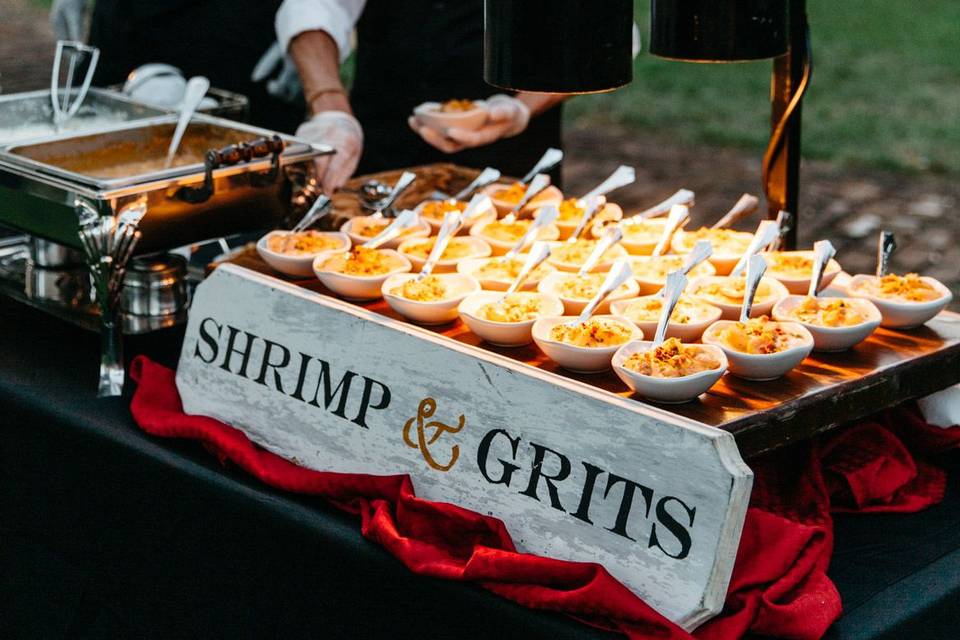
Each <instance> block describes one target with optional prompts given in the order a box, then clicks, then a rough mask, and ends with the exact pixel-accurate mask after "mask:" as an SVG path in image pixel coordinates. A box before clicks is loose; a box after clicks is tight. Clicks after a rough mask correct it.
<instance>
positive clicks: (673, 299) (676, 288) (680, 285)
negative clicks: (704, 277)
mask: <svg viewBox="0 0 960 640" xmlns="http://www.w3.org/2000/svg"><path fill="white" fill-rule="evenodd" d="M686 287H687V276H686V275H684V273H683V270H682V269H680V270H678V271H671V272H670V273H668V274H667V281H666V283H664V285H663V298H664V300H663V304H662V306H661V308H660V319H659V320H657V331H656V333H654V334H653V344H651V345H650V348H651V349H656V348H657V347H659V346H660V345H662V344H663V341H664V339H665V338H666V337H667V325H669V324H670V316H672V315H673V309H674V308H675V307H676V306H677V302H678V301H679V300H680V295H681V294H682V293H683V290H684V289H685V288H686Z"/></svg>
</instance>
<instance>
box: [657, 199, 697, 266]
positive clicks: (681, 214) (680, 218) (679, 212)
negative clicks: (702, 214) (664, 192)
mask: <svg viewBox="0 0 960 640" xmlns="http://www.w3.org/2000/svg"><path fill="white" fill-rule="evenodd" d="M688 217H690V209H688V208H687V207H686V206H685V205H682V204H675V205H673V207H671V208H670V216H669V217H668V218H667V224H666V225H664V227H663V233H662V234H660V240H658V241H657V246H655V247H654V248H653V253H652V254H651V255H654V256H662V255H663V253H664V252H665V251H666V250H667V247H669V246H670V238H672V237H673V234H674V233H676V231H677V229H679V228H680V225H682V224H683V223H684V221H685V220H686V219H687V218H688Z"/></svg>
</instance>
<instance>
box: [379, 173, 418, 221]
mask: <svg viewBox="0 0 960 640" xmlns="http://www.w3.org/2000/svg"><path fill="white" fill-rule="evenodd" d="M416 179H417V174H415V173H414V172H412V171H404V172H403V173H401V174H400V178H399V179H397V182H396V184H394V185H393V189H392V190H391V191H390V193H389V194H388V195H387V197H386V198H384V199H383V200H382V201H381V202H380V203H379V205H380V208H379V209H378V210H377V213H380V214H383V213H384V212H386V213H387V214H388V215H389V213H390V212H391V211H392V209H393V203H394V202H396V201H397V198H399V197H400V196H401V195H402V194H403V192H404V191H406V190H407V189H408V188H409V187H410V185H412V184H413V181H414V180H416ZM374 215H376V214H374Z"/></svg>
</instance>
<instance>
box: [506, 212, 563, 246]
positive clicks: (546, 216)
mask: <svg viewBox="0 0 960 640" xmlns="http://www.w3.org/2000/svg"><path fill="white" fill-rule="evenodd" d="M559 215H560V211H558V210H557V208H556V207H555V206H553V205H552V204H551V205H547V206H545V207H543V208H542V209H540V211H539V212H538V213H537V215H536V217H534V219H533V222H531V223H530V227H529V228H528V229H527V231H526V232H525V233H524V234H523V236H521V237H520V239H519V240H517V243H516V244H515V245H513V247H511V248H510V251H507V257H508V258H513V257H516V256H517V254H519V253H520V252H521V251H523V248H524V247H526V246H527V245H528V244H530V243H531V242H533V241H534V240H535V239H536V237H537V234H538V233H540V229H542V228H543V227H545V226H547V225H548V224H551V223H552V222H553V221H554V220H556V219H557V217H558V216H559Z"/></svg>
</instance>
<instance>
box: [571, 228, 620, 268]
mask: <svg viewBox="0 0 960 640" xmlns="http://www.w3.org/2000/svg"><path fill="white" fill-rule="evenodd" d="M621 240H623V229H621V228H620V226H619V225H614V226H612V227H607V228H606V229H605V230H604V232H603V235H602V236H600V240H599V242H597V246H595V247H594V248H593V251H591V252H590V255H589V256H587V259H586V260H584V262H583V264H582V265H580V270H579V271H577V275H579V276H584V275H587V274H588V273H590V270H591V269H593V268H594V267H595V266H597V263H598V262H600V259H601V258H602V257H603V254H605V253H606V252H607V250H608V249H610V247H612V246H613V245H615V244H617V243H618V242H620V241H621Z"/></svg>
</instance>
